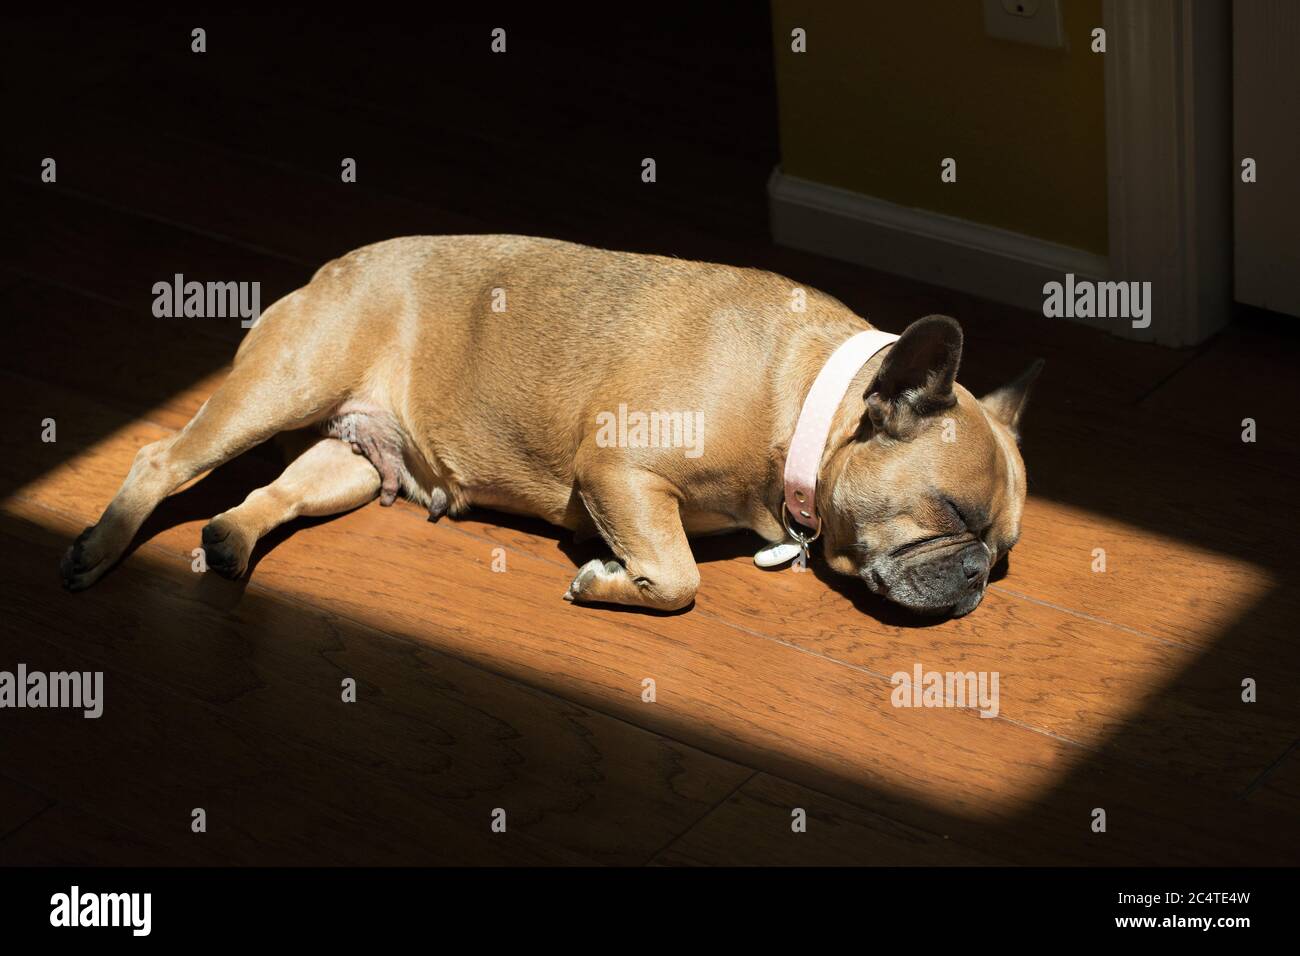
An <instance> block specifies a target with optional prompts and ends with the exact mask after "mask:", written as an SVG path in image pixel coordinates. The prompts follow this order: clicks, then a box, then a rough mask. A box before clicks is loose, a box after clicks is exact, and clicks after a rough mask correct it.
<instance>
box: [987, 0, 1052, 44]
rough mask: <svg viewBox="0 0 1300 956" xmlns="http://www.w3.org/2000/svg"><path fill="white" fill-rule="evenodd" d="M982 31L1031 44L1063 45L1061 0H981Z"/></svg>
mask: <svg viewBox="0 0 1300 956" xmlns="http://www.w3.org/2000/svg"><path fill="white" fill-rule="evenodd" d="M984 32H985V33H987V34H988V35H989V36H991V37H997V38H998V39H999V40H1010V41H1012V42H1013V43H1029V44H1032V45H1033V46H1045V47H1057V48H1059V47H1063V46H1065V30H1064V28H1063V26H1062V24H1061V0H984Z"/></svg>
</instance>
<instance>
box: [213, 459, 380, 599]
mask: <svg viewBox="0 0 1300 956" xmlns="http://www.w3.org/2000/svg"><path fill="white" fill-rule="evenodd" d="M379 489H380V476H379V472H378V471H376V470H375V469H374V467H373V466H372V465H371V464H370V462H369V461H367V460H366V459H365V458H364V457H362V456H361V455H358V454H355V453H354V452H353V450H352V448H351V447H350V446H349V444H348V443H347V442H345V441H340V440H339V439H337V438H319V439H317V441H316V443H315V444H313V445H312V446H311V447H310V448H308V449H307V450H306V451H305V452H303V453H302V454H301V455H299V456H298V457H297V458H295V459H294V460H293V461H292V462H291V463H290V464H289V467H287V468H286V469H285V470H284V472H283V473H282V474H281V475H280V477H279V478H277V479H275V481H273V482H271V484H269V485H267V486H266V487H265V488H258V489H257V490H256V491H254V492H253V493H252V494H250V495H249V496H248V497H247V498H246V499H244V503H243V504H241V505H239V506H238V507H236V508H231V509H230V510H229V511H226V512H223V513H222V514H219V515H217V516H216V517H215V518H213V519H212V520H211V521H209V522H208V524H207V525H206V526H205V527H204V528H203V551H204V556H205V558H206V560H207V564H208V567H209V568H211V569H212V570H213V571H216V572H217V573H218V574H223V575H225V576H226V577H230V578H235V577H239V576H240V575H241V574H243V573H244V569H245V568H246V567H247V566H248V558H249V556H250V555H251V554H252V553H253V545H255V544H256V543H257V540H258V539H259V538H261V537H262V536H263V535H265V534H266V533H267V532H269V531H270V530H271V529H273V528H276V527H278V526H280V525H282V524H284V523H285V522H286V521H292V520H293V519H294V518H299V517H309V518H316V517H324V516H325V515H333V514H339V513H340V512H343V511H351V510H352V509H353V508H357V507H360V506H361V505H363V504H365V503H366V502H368V501H372V500H373V499H374V497H375V496H376V495H377V494H379Z"/></svg>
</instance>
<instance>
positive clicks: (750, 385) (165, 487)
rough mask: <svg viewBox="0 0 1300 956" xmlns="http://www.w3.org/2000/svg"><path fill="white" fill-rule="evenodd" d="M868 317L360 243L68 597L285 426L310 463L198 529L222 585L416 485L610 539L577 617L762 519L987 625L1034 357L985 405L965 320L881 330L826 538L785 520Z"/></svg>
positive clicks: (758, 296) (842, 567) (666, 280)
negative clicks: (300, 439)
mask: <svg viewBox="0 0 1300 956" xmlns="http://www.w3.org/2000/svg"><path fill="white" fill-rule="evenodd" d="M869 328H870V326H868V325H867V324H866V323H865V322H864V321H863V320H862V319H860V318H859V317H858V316H856V315H854V314H853V313H852V312H851V311H850V310H849V309H848V308H847V307H846V306H844V305H843V304H842V303H840V302H838V301H836V300H835V299H834V298H832V297H830V296H828V295H825V294H822V293H820V292H817V291H815V290H812V289H803V288H802V287H800V286H798V285H797V284H796V283H794V282H792V281H791V280H789V279H786V278H783V277H781V276H779V275H774V274H772V273H768V272H762V271H758V270H754V269H744V268H734V267H731V266H723V265H715V264H709V263H702V262H690V261H683V260H680V259H675V258H668V257H663V256H652V255H639V254H632V253H622V252H609V251H604V250H600V249H594V248H590V247H587V246H582V245H576V244H573V243H569V242H561V241H557V240H552V239H540V238H529V237H523V236H503V235H483V236H419V237H407V238H400V239H393V240H390V241H387V242H381V243H377V244H375V245H370V246H365V247H363V248H361V249H358V250H356V251H354V252H351V253H349V254H348V255H345V256H343V257H342V258H340V259H337V260H334V261H332V262H329V263H327V264H326V265H325V266H323V267H322V268H321V269H320V270H319V271H317V272H316V274H315V276H314V277H313V278H312V280H311V282H310V283H308V284H307V285H306V286H304V287H303V288H301V289H298V290H297V291H295V292H293V293H291V294H289V295H287V296H285V297H284V298H283V299H281V300H279V301H278V302H276V303H275V304H274V305H272V306H271V307H270V308H268V309H267V310H266V311H265V312H264V313H263V314H262V315H261V317H260V318H259V320H258V321H257V322H256V323H255V324H254V325H253V327H252V328H251V329H250V330H249V332H248V334H247V335H246V336H245V338H244V340H243V342H242V343H241V345H240V347H239V349H238V351H237V353H236V355H235V360H234V364H233V366H232V368H231V370H230V373H229V375H228V377H227V378H226V379H225V380H224V382H223V383H222V384H221V386H220V387H219V388H218V389H217V390H216V391H215V392H214V393H213V394H212V396H211V397H210V398H209V399H208V400H207V401H206V402H205V403H204V404H203V406H202V407H201V408H200V409H199V411H198V412H197V413H196V414H195V416H194V418H193V419H192V420H191V421H190V422H189V423H188V424H187V425H186V426H185V427H184V428H183V429H181V430H180V431H179V432H178V433H176V434H175V435H172V436H169V437H167V438H164V439H162V440H160V441H157V442H154V443H153V444H150V445H147V446H145V447H144V448H142V449H141V450H140V451H139V453H138V454H137V455H136V458H135V461H134V463H133V464H132V466H131V469H130V472H129V473H128V474H127V476H126V479H125V481H124V482H123V484H122V487H121V489H120V490H119V491H118V492H117V495H116V496H115V497H114V498H113V500H112V502H111V503H110V504H109V505H108V507H107V509H106V510H105V511H104V514H103V516H102V517H101V518H100V520H99V521H98V523H96V524H95V525H93V526H91V527H89V528H87V529H86V530H85V531H84V532H82V534H81V535H80V536H79V537H78V538H77V540H76V541H75V542H74V544H73V545H72V547H71V548H70V549H69V550H68V552H67V553H66V554H65V556H64V557H63V560H62V562H61V572H62V576H63V580H64V583H65V585H66V586H67V587H68V588H69V589H72V590H79V589H82V588H86V587H88V586H89V585H91V584H93V583H94V582H95V581H96V580H98V579H99V578H100V577H101V576H102V575H103V574H104V573H105V572H106V571H107V570H108V569H109V568H110V567H111V566H112V565H113V563H114V562H115V561H116V560H117V559H118V558H119V557H120V556H121V555H122V553H123V552H124V551H125V549H126V548H127V546H128V545H129V544H130V542H131V539H132V538H133V536H134V535H135V534H136V532H137V531H138V530H139V529H140V526H141V524H142V523H143V522H144V520H145V519H146V518H147V517H148V515H149V514H150V512H152V511H153V509H154V508H155V507H156V506H157V505H158V503H159V502H160V501H161V500H162V499H163V498H164V497H165V496H166V495H168V494H170V493H171V492H172V491H174V490H175V489H176V488H178V487H179V486H180V485H182V484H184V483H185V482H187V481H189V480H190V479H192V478H194V477H196V476H198V475H200V474H202V473H203V472H205V471H207V470H209V469H212V468H215V467H216V466H218V465H220V464H222V463H223V462H225V461H228V460H229V459H231V458H234V457H235V456H237V455H239V454H241V453H242V452H244V451H247V450H248V449H250V448H252V447H254V446H256V445H258V444H260V443H262V442H264V441H266V440H268V439H270V438H272V437H274V436H276V435H279V434H281V433H286V432H293V433H295V434H298V435H299V436H301V435H304V434H305V435H306V436H308V438H307V440H306V442H305V446H306V447H305V450H303V451H302V452H301V453H300V454H299V455H298V456H297V457H296V458H294V459H293V460H292V461H291V462H290V463H289V465H288V466H287V467H286V469H285V471H284V472H283V474H281V475H280V477H279V478H277V479H276V480H275V481H274V482H272V483H271V484H270V485H267V486H266V487H265V488H260V489H257V490H255V491H253V492H252V493H251V494H250V495H249V496H248V497H247V499H246V500H245V501H244V502H243V503H242V504H240V505H239V506H237V507H235V508H232V509H231V510H229V511H226V512H223V513H222V514H219V515H217V516H216V517H214V518H213V519H212V520H211V521H210V522H209V523H208V524H207V525H206V526H205V527H204V529H203V533H202V543H203V547H204V549H205V552H206V560H207V564H208V567H209V568H211V569H213V570H215V571H218V572H220V573H222V574H225V575H228V576H232V577H233V576H239V575H241V574H243V573H244V570H245V568H246V567H247V565H248V560H249V556H250V554H251V552H252V550H253V546H254V544H255V543H256V542H257V540H258V539H259V538H260V537H261V536H263V535H265V534H266V533H267V532H269V531H270V530H271V529H272V528H275V527H276V526H278V525H280V524H283V523H284V522H286V521H290V520H292V519H293V518H296V517H299V516H303V515H308V516H321V515H329V514H336V513H339V512H343V511H347V510H350V509H352V508H355V507H357V506H359V505H362V504H364V503H366V502H368V501H370V500H372V499H374V498H376V497H378V498H379V499H380V503H381V504H383V505H388V504H392V502H393V501H394V500H395V499H396V497H397V496H399V495H401V496H403V497H405V498H407V499H410V500H413V501H416V502H419V503H420V504H422V505H423V506H425V507H427V508H428V509H429V513H430V517H431V519H434V520H436V519H438V518H440V517H441V516H442V515H444V514H451V515H452V516H456V515H459V514H462V513H464V512H465V511H466V510H467V509H468V508H470V507H471V506H472V505H481V506H484V507H487V508H494V509H499V510H503V511H508V512H516V513H521V514H526V515H534V516H537V517H540V518H543V519H545V520H546V521H549V522H551V523H553V524H556V525H560V526H563V527H565V528H569V529H572V530H573V531H575V532H577V533H578V534H579V535H599V536H600V537H601V538H603V539H604V541H605V543H606V544H607V545H608V547H609V549H610V552H611V556H610V557H609V558H608V559H604V560H595V561H591V562H588V563H587V564H585V565H584V566H583V567H581V568H580V569H579V570H578V572H577V575H576V576H575V577H574V579H573V581H572V583H571V584H570V585H569V587H568V590H567V591H566V592H565V593H564V597H565V598H566V599H567V600H570V601H573V602H576V603H579V604H593V603H601V602H606V603H614V604H625V605H637V606H641V607H647V608H656V609H661V610H675V609H679V608H683V607H686V606H687V605H689V604H690V603H691V602H692V600H693V599H694V595H695V593H696V590H697V588H698V587H699V583H700V574H699V570H698V569H697V567H696V564H695V561H694V558H693V556H692V554H691V548H690V545H689V543H688V538H690V537H691V536H695V535H703V534H714V533H720V532H726V531H731V530H735V529H745V528H748V529H752V530H753V531H755V532H757V533H758V534H759V535H760V536H761V537H762V538H763V539H764V540H766V541H767V542H770V543H771V544H773V545H775V544H777V543H778V542H787V543H788V542H790V541H791V540H792V538H791V535H792V534H793V538H794V539H795V540H798V541H801V542H807V541H809V540H811V539H815V538H818V537H819V538H820V541H821V552H822V554H823V555H824V557H825V561H826V563H827V565H828V566H829V567H830V568H831V569H833V570H834V571H836V572H839V573H842V574H846V575H854V576H856V577H858V578H861V580H862V582H863V585H864V586H865V587H867V588H869V589H870V590H871V591H873V592H875V593H877V594H880V595H884V596H885V597H886V598H888V599H889V600H891V601H894V602H897V603H898V604H901V605H903V606H905V607H908V608H912V609H915V610H916V611H920V612H926V613H931V614H950V615H961V614H965V613H968V612H969V611H971V610H973V609H974V608H975V607H976V606H977V605H978V604H979V603H980V600H981V598H982V597H983V595H984V591H985V588H986V586H987V583H988V576H989V571H990V568H991V567H992V566H993V565H994V563H995V562H996V561H997V560H998V559H999V558H1000V557H1001V556H1002V555H1004V554H1006V552H1007V551H1009V550H1010V549H1011V547H1012V546H1013V545H1014V544H1015V543H1016V539H1017V538H1018V536H1019V534H1020V523H1021V513H1022V511H1023V508H1024V502H1025V467H1024V463H1023V461H1022V460H1021V456H1020V453H1019V451H1018V438H1017V429H1018V427H1019V422H1020V418H1021V415H1022V413H1023V411H1024V407H1025V401H1026V397H1027V395H1028V392H1029V388H1030V386H1031V384H1032V382H1033V380H1034V378H1035V377H1036V376H1037V374H1038V371H1039V368H1040V367H1041V362H1040V363H1036V364H1035V365H1034V366H1032V367H1031V368H1030V369H1029V370H1028V371H1027V372H1026V373H1025V374H1024V375H1022V376H1021V377H1020V378H1019V379H1017V380H1016V381H1014V382H1012V383H1011V384H1010V385H1007V386H1005V387H1004V388H1001V389H999V390H997V391H995V392H993V393H992V394H990V395H986V396H984V397H983V398H980V399H977V398H975V397H974V396H973V395H971V394H970V393H969V392H968V391H966V389H965V388H963V387H962V386H961V385H959V384H957V382H956V375H957V369H958V365H959V363H960V361H961V352H962V332H961V328H960V326H959V325H958V324H957V323H956V322H955V321H954V320H952V319H950V318H947V317H944V316H927V317H925V318H921V319H918V320H916V321H915V322H913V323H912V324H911V325H909V326H908V327H907V328H906V329H905V330H904V331H903V332H902V334H901V335H900V336H898V337H897V338H896V340H893V337H889V338H890V339H891V341H890V344H888V345H887V346H886V347H884V348H882V349H880V350H879V351H876V352H875V353H874V354H873V355H871V357H870V358H869V359H867V360H866V361H865V362H864V363H863V364H862V365H861V367H860V368H857V369H856V371H854V370H853V369H852V368H850V369H849V372H850V373H851V375H849V376H848V377H847V378H846V382H847V384H846V385H844V387H843V398H842V400H839V401H837V402H833V403H832V404H831V406H830V407H829V408H828V410H827V416H828V423H827V427H826V433H825V442H824V447H822V448H821V452H820V460H819V461H818V460H817V459H816V458H814V468H815V472H816V474H815V481H816V485H815V491H813V492H812V496H813V504H814V505H815V510H816V513H817V517H818V522H817V528H816V531H815V533H814V532H813V531H812V529H808V528H803V527H801V526H799V525H797V524H795V525H792V524H791V516H790V514H789V513H788V511H787V509H786V500H785V494H784V490H785V483H784V481H783V466H784V463H785V459H786V457H787V454H788V453H789V451H790V448H791V440H792V435H793V433H794V431H795V428H796V425H797V424H798V423H799V421H800V416H801V411H802V409H803V405H804V402H805V398H806V396H807V395H808V393H809V390H810V389H811V388H812V387H813V384H814V382H815V380H816V379H817V378H818V376H819V373H820V372H821V370H822V369H823V367H824V366H826V365H827V362H828V359H829V358H830V357H831V356H832V353H834V352H835V351H836V350H837V348H838V347H839V346H841V345H842V344H843V343H844V342H845V341H846V340H848V339H849V338H851V337H853V336H854V335H855V334H857V333H860V332H862V331H863V330H865V329H869ZM787 529H789V530H787ZM756 573H757V572H756Z"/></svg>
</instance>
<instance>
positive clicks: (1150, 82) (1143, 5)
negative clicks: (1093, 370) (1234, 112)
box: [1102, 0, 1236, 346]
mask: <svg viewBox="0 0 1300 956" xmlns="http://www.w3.org/2000/svg"><path fill="white" fill-rule="evenodd" d="M1102 20H1103V26H1105V28H1106V53H1105V58H1106V63H1105V77H1106V164H1107V206H1108V210H1107V218H1108V233H1109V240H1108V245H1109V253H1110V254H1109V257H1108V258H1109V269H1108V271H1109V273H1110V277H1111V278H1112V279H1122V280H1128V281H1150V282H1151V290H1152V312H1151V317H1152V321H1151V325H1150V326H1149V327H1148V328H1145V329H1129V328H1116V329H1115V331H1116V332H1117V333H1118V334H1120V335H1124V336H1125V337H1131V338H1137V339H1144V340H1148V341H1154V342H1158V343H1160V344H1162V345H1173V346H1187V345H1196V344H1199V343H1200V342H1203V341H1205V340H1206V339H1207V338H1209V337H1210V336H1211V335H1213V334H1214V333H1215V332H1216V331H1218V330H1219V329H1220V328H1222V327H1223V326H1224V325H1226V324H1227V322H1228V319H1229V316H1230V314H1231V306H1232V188H1233V181H1234V180H1233V176H1234V175H1235V169H1236V164H1235V161H1234V160H1233V158H1232V122H1231V104H1232V10H1231V7H1230V6H1229V4H1227V3H1223V2H1216V0H1104V3H1103V12H1102Z"/></svg>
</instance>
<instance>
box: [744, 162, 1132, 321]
mask: <svg viewBox="0 0 1300 956" xmlns="http://www.w3.org/2000/svg"><path fill="white" fill-rule="evenodd" d="M767 193H768V199H769V202H770V204H771V214H772V236H773V238H774V239H775V240H776V241H777V242H778V243H779V244H780V245H783V246H791V247H793V248H795V249H803V250H806V251H808V252H816V253H819V254H821V255H824V256H830V257H831V258H834V259H842V260H845V261H847V262H854V263H857V264H858V265H862V266H867V267H868V268H871V269H879V270H881V271H882V272H891V273H894V274H896V275H902V276H906V277H907V278H909V279H916V280H919V281H921V282H929V283H931V284H933V285H940V286H944V287H945V288H949V289H957V290H959V291H961V292H966V293H969V294H971V295H977V296H980V297H982V298H986V299H991V300H993V301H995V302H1003V303H1006V304H1008V305H1013V306H1016V307H1018V308H1022V309H1029V310H1032V311H1034V312H1039V313H1041V312H1042V309H1043V284H1044V283H1046V282H1050V281H1053V280H1055V281H1057V282H1060V281H1061V280H1062V279H1063V277H1064V276H1065V274H1066V273H1070V272H1072V273H1074V275H1075V277H1076V278H1077V279H1089V280H1092V281H1101V280H1104V279H1106V277H1107V276H1108V274H1109V264H1108V262H1107V259H1106V257H1105V256H1099V255H1095V254H1093V253H1090V252H1084V251H1082V250H1080V249H1073V248H1070V247H1069V246H1062V245H1058V244H1056V243H1054V242H1047V241H1046V240H1043V239H1035V238H1033V237H1031V236H1025V235H1021V234H1020V233H1015V232H1009V231H1007V230H1005V229H998V228H996V227H994V226H984V225H980V224H979V223H974V222H968V221H966V220H964V219H956V218H953V217H952V216H944V215H941V214H940V213H935V212H928V211H927V210H924V209H913V208H909V207H907V206H899V205H897V204H895V203H891V202H886V201H885V200H883V199H875V198H873V197H871V196H863V195H861V194H859V193H855V192H850V191H849V190H847V189H839V188H838V187H835V186H827V185H824V184H822V183H815V182H812V181H810V180H807V179H801V178H799V177H798V176H789V175H787V174H785V173H783V172H782V171H781V170H780V168H779V167H778V168H777V169H774V170H773V171H772V176H771V178H770V179H769V180H768V184H767ZM1082 321H1085V322H1088V324H1094V325H1097V326H1099V327H1102V328H1107V329H1109V330H1110V331H1112V332H1117V333H1119V334H1121V335H1123V334H1125V331H1126V330H1125V328H1124V327H1125V326H1126V325H1127V323H1116V322H1115V320H1114V319H1109V320H1107V319H1101V320H1091V321H1089V320H1082Z"/></svg>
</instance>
